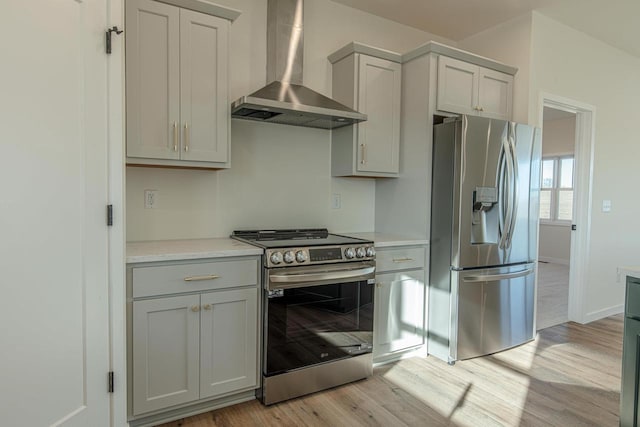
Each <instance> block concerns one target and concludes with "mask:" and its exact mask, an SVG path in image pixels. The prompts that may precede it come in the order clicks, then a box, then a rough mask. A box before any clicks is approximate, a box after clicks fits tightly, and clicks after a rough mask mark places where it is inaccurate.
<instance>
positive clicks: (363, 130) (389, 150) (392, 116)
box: [357, 55, 402, 173]
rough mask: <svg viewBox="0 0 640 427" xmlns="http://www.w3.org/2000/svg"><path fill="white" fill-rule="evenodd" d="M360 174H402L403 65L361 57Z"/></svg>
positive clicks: (359, 101) (358, 157)
mask: <svg viewBox="0 0 640 427" xmlns="http://www.w3.org/2000/svg"><path fill="white" fill-rule="evenodd" d="M359 73H360V76H359V93H358V111H360V112H362V113H363V114H366V115H367V116H368V117H369V119H368V120H367V121H365V122H362V123H359V124H358V148H359V150H358V156H357V160H358V163H357V164H358V166H357V168H358V171H359V172H382V173H398V152H399V150H398V146H399V144H400V89H401V82H400V80H401V77H402V68H401V66H400V64H398V63H396V62H392V61H386V60H384V59H380V58H373V57H370V56H366V55H360V63H359Z"/></svg>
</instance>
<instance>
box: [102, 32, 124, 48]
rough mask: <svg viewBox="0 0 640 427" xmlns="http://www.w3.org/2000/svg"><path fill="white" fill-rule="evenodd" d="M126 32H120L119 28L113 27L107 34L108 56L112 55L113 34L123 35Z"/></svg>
mask: <svg viewBox="0 0 640 427" xmlns="http://www.w3.org/2000/svg"><path fill="white" fill-rule="evenodd" d="M123 31H124V30H119V29H118V27H111V28H109V29H108V30H107V32H106V45H107V46H106V48H107V55H111V33H116V35H119V34H122V32H123Z"/></svg>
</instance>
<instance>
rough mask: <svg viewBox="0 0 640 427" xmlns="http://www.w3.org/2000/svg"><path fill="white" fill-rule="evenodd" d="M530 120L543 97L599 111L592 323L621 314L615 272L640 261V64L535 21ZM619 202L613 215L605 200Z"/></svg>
mask: <svg viewBox="0 0 640 427" xmlns="http://www.w3.org/2000/svg"><path fill="white" fill-rule="evenodd" d="M531 49H532V51H531V53H532V56H531V90H532V92H531V96H530V112H531V113H535V115H536V116H537V114H538V113H537V112H538V111H540V109H539V105H538V102H539V96H540V92H547V93H551V94H554V95H559V96H563V97H566V98H570V99H574V100H577V101H580V102H583V103H587V104H590V105H594V106H595V107H596V115H595V152H594V167H593V202H592V214H593V215H592V223H591V242H590V246H589V259H588V260H587V262H586V265H587V266H588V273H587V275H586V278H587V283H586V294H585V301H584V303H585V312H586V314H587V318H588V319H595V318H598V317H602V316H606V315H608V314H610V313H614V312H618V311H621V310H622V303H623V299H624V287H623V285H622V284H621V283H616V279H617V275H616V267H618V266H621V265H637V264H638V263H639V261H640V249H639V248H640V246H639V245H640V244H639V242H640V227H639V226H638V218H637V217H638V212H640V198H639V197H637V194H638V192H637V182H638V179H637V177H636V176H635V174H634V170H637V168H638V166H637V159H640V141H639V137H638V131H637V127H638V123H640V109H639V108H638V103H639V102H640V58H637V57H634V56H631V55H629V54H627V53H625V52H623V51H621V50H618V49H616V48H613V47H611V46H610V45H607V44H605V43H603V42H600V41H598V40H596V39H594V38H592V37H589V36H587V35H586V34H584V33H581V32H579V31H576V30H574V29H572V28H570V27H567V26H565V25H563V24H561V23H559V22H556V21H554V20H551V19H549V18H547V17H545V16H543V15H541V14H539V13H534V14H533V26H532V44H531ZM603 199H607V200H611V201H612V210H611V212H610V213H603V212H602V211H601V204H602V200H603Z"/></svg>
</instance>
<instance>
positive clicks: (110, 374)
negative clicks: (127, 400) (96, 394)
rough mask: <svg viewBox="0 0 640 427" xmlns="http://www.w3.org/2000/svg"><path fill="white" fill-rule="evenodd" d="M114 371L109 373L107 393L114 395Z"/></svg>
mask: <svg viewBox="0 0 640 427" xmlns="http://www.w3.org/2000/svg"><path fill="white" fill-rule="evenodd" d="M113 377H114V375H113V371H109V373H108V374H107V392H109V393H113V385H114V384H113Z"/></svg>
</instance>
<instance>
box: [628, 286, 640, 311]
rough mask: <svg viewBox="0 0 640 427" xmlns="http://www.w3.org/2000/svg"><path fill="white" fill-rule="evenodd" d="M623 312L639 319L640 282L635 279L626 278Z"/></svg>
mask: <svg viewBox="0 0 640 427" xmlns="http://www.w3.org/2000/svg"><path fill="white" fill-rule="evenodd" d="M625 312H626V314H627V316H633V317H636V318H638V319H640V282H638V281H637V280H636V279H627V303H626V309H625Z"/></svg>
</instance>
